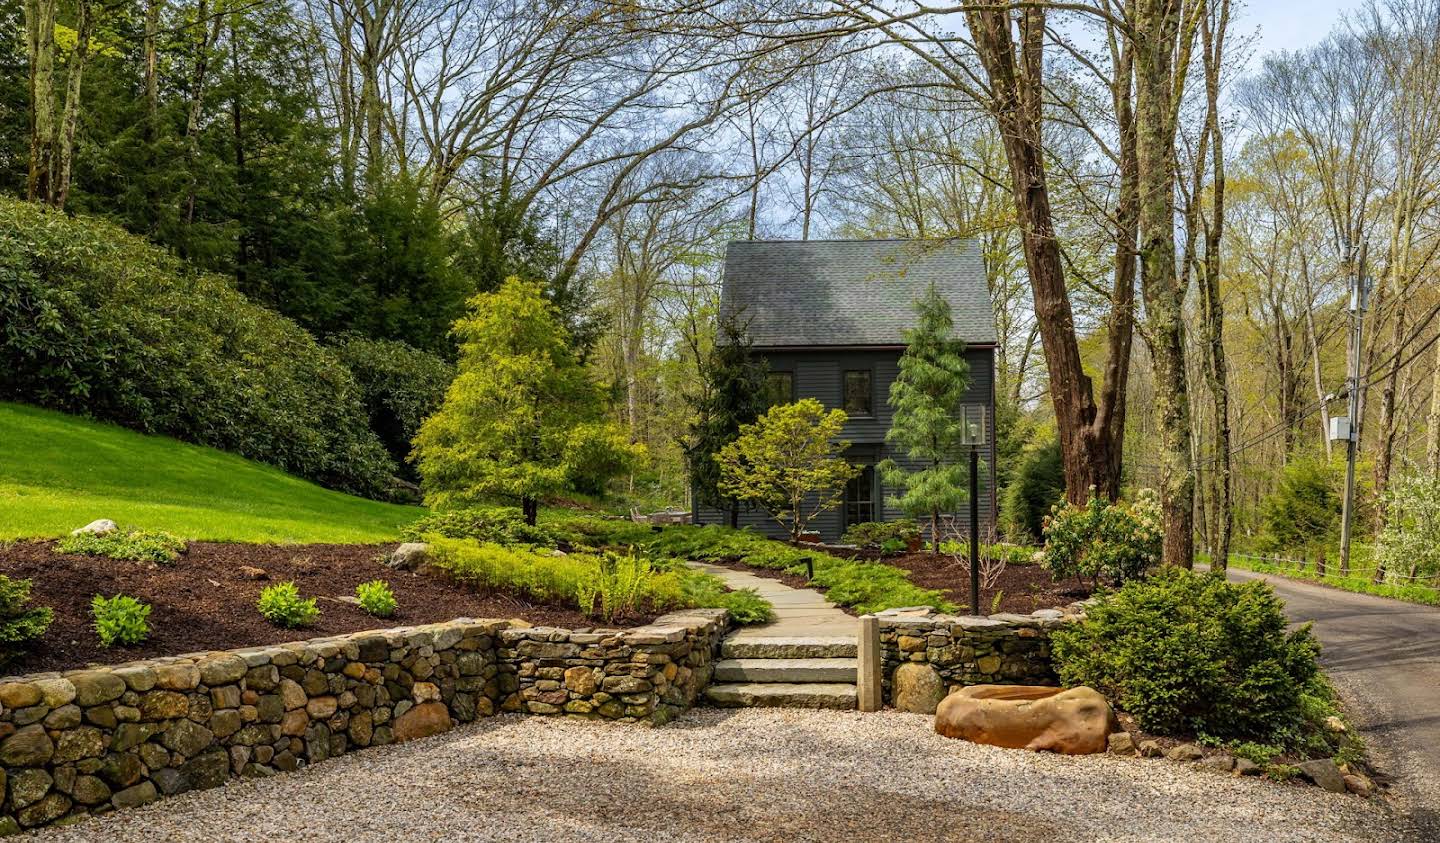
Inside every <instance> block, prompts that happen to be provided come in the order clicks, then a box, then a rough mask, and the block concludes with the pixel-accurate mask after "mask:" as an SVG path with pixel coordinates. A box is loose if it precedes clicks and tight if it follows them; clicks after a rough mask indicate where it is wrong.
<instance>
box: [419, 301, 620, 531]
mask: <svg viewBox="0 0 1440 843" xmlns="http://www.w3.org/2000/svg"><path fill="white" fill-rule="evenodd" d="M454 333H455V335H456V337H457V338H458V339H459V340H460V364H459V374H457V375H456V377H455V380H454V381H453V382H452V383H451V385H450V388H449V390H448V391H447V392H446V394H445V403H444V404H443V405H442V406H441V407H440V409H439V411H437V412H436V413H435V415H433V416H431V417H430V418H428V419H426V420H425V423H424V424H423V425H422V426H421V428H420V433H419V435H417V436H416V437H415V451H414V454H413V456H412V459H414V460H415V461H416V462H417V463H418V464H419V467H420V477H421V484H422V487H423V488H424V490H425V503H426V504H427V505H428V506H432V507H436V508H445V507H451V506H462V505H467V504H472V503H481V502H491V501H495V500H509V501H514V502H517V503H519V504H520V507H521V509H522V510H523V511H524V513H525V520H526V521H527V522H528V523H530V524H534V523H535V518H536V515H537V514H538V513H539V508H540V501H541V500H542V499H543V498H545V497H547V496H550V495H556V494H560V493H563V492H567V491H570V490H572V489H575V488H577V487H585V486H594V485H596V484H597V483H598V484H600V485H603V483H604V481H605V480H608V479H609V477H610V476H614V475H615V474H617V473H623V472H624V471H626V470H627V469H628V467H629V461H630V460H631V459H632V458H633V457H634V447H633V446H630V445H628V444H627V443H626V441H625V438H624V436H623V435H621V434H620V433H619V432H618V431H616V430H615V429H614V425H613V423H611V422H608V421H606V419H605V412H604V410H605V405H604V396H603V392H602V390H601V388H600V386H599V385H598V384H597V383H595V382H594V380H592V379H591V377H590V375H589V373H588V372H587V371H586V370H585V368H584V367H583V366H582V365H581V364H580V362H579V360H577V359H576V357H575V354H574V352H573V351H572V349H571V348H570V343H569V340H570V338H569V335H568V334H567V333H566V331H565V327H564V325H563V324H562V323H561V321H560V317H559V313H558V312H557V311H556V309H555V306H554V305H553V304H551V303H550V302H549V301H547V300H546V299H545V298H544V296H542V295H541V291H540V285H538V284H532V283H528V282H525V281H521V280H519V279H516V278H511V279H509V280H507V281H506V282H505V283H504V284H503V285H502V286H501V287H500V289H499V290H496V291H495V292H493V293H482V294H480V295H478V296H475V297H474V298H473V299H471V300H470V313H469V315H467V316H465V317H464V318H462V319H460V320H459V321H457V322H456V323H455V328H454ZM596 472H604V473H605V474H606V475H607V476H605V477H598V478H597V477H596V476H595V474H596Z"/></svg>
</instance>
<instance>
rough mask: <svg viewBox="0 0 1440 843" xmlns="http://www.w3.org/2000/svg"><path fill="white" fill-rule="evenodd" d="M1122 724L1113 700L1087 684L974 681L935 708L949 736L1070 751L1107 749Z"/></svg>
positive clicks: (937, 725)
mask: <svg viewBox="0 0 1440 843" xmlns="http://www.w3.org/2000/svg"><path fill="white" fill-rule="evenodd" d="M1118 728H1120V725H1119V722H1118V721H1117V720H1116V719H1115V712H1114V710H1113V709H1111V708H1110V703H1108V702H1106V701H1105V698H1104V697H1103V696H1101V695H1100V693H1099V692H1097V691H1096V690H1094V689H1093V688H1086V687H1084V686H1081V687H1079V688H1070V689H1062V688H1048V687H1041V686H1035V685H971V686H970V687H968V688H961V689H960V690H959V691H956V692H955V693H953V694H951V695H950V696H948V697H946V698H945V699H944V700H943V701H942V702H941V703H940V707H939V708H938V709H937V710H936V711H935V731H936V732H939V733H940V734H942V735H944V736H945V737H947V738H961V739H963V740H967V741H973V742H975V743H984V744H990V745H991V746H1003V747H1009V748H1011V749H1032V750H1038V751H1045V752H1061V753H1064V754H1066V755H1086V754H1089V753H1092V752H1104V751H1105V750H1106V747H1107V746H1108V739H1109V736H1110V733H1111V732H1113V731H1115V730H1116V729H1118Z"/></svg>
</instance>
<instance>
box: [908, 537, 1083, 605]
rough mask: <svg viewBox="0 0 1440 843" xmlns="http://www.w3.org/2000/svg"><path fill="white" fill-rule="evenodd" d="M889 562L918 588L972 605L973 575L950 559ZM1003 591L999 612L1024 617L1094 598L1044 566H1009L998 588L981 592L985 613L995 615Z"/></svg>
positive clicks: (911, 557) (920, 556)
mask: <svg viewBox="0 0 1440 843" xmlns="http://www.w3.org/2000/svg"><path fill="white" fill-rule="evenodd" d="M885 562H886V563H887V564H890V565H894V566H895V567H897V568H904V569H905V570H907V571H909V572H910V581H911V582H913V583H915V584H916V585H918V586H920V587H922V588H935V589H939V590H940V591H942V592H944V593H945V596H946V597H948V598H949V599H950V602H951V603H954V604H956V605H959V606H963V605H965V604H967V603H969V602H970V573H969V571H968V570H967V569H966V566H964V565H962V564H960V563H957V562H956V561H955V560H954V559H953V558H951V557H950V556H947V555H945V554H943V553H942V554H940V555H939V556H934V555H931V554H930V553H925V552H921V553H911V554H907V555H905V556H892V557H889V558H887V559H886V560H885ZM982 570H983V568H982ZM1001 592H1003V595H1002V596H1001V598H1000V605H999V607H998V611H1000V612H1014V613H1016V614H1021V615H1026V614H1029V613H1031V612H1033V611H1035V610H1036V609H1059V608H1064V607H1065V606H1068V605H1069V604H1071V603H1074V602H1075V601H1076V600H1084V599H1085V598H1087V597H1089V596H1090V590H1089V589H1088V588H1081V587H1080V585H1079V583H1076V582H1056V581H1055V580H1054V579H1052V578H1051V576H1050V572H1049V571H1047V570H1046V569H1045V568H1044V566H1041V565H1006V566H1005V570H1004V571H1002V572H1001V573H1000V579H999V580H998V581H997V582H996V583H995V585H993V586H991V587H990V588H982V589H981V590H980V603H981V606H980V612H981V614H986V615H989V614H993V613H995V611H996V607H995V606H994V604H993V603H992V601H993V600H994V599H995V595H996V594H997V593H1001Z"/></svg>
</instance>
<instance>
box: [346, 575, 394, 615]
mask: <svg viewBox="0 0 1440 843" xmlns="http://www.w3.org/2000/svg"><path fill="white" fill-rule="evenodd" d="M355 598H356V599H357V600H359V601H360V608H362V609H364V610H365V611H366V612H367V613H369V614H371V615H374V616H375V617H377V618H388V617H390V616H391V615H393V614H395V610H396V609H397V608H399V607H400V604H399V603H398V602H397V601H396V600H395V592H393V591H391V590H390V584H389V583H387V582H385V581H384V580H371V581H370V582H362V583H360V584H359V585H357V586H355Z"/></svg>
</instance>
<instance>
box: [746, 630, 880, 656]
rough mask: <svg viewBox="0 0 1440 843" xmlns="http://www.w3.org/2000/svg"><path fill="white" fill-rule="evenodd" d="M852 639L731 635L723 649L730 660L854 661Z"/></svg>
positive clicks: (838, 637) (845, 637)
mask: <svg viewBox="0 0 1440 843" xmlns="http://www.w3.org/2000/svg"><path fill="white" fill-rule="evenodd" d="M855 652H856V647H855V639H854V637H851V636H800V637H790V636H773V637H761V636H739V635H737V636H732V637H730V638H727V639H725V642H724V643H723V644H722V645H721V646H720V655H721V657H722V658H727V659H853V658H855Z"/></svg>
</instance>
